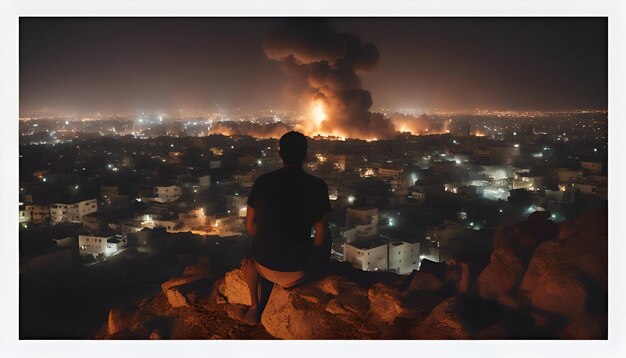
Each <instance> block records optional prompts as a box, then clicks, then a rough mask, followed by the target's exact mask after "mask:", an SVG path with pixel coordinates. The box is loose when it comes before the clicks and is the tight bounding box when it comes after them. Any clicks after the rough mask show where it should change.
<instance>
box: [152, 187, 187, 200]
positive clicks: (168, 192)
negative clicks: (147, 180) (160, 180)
mask: <svg viewBox="0 0 626 358" xmlns="http://www.w3.org/2000/svg"><path fill="white" fill-rule="evenodd" d="M181 193H182V189H181V187H180V186H178V185H169V186H155V187H154V201H158V202H161V203H170V202H172V201H176V200H178V199H179V198H180V195H181Z"/></svg>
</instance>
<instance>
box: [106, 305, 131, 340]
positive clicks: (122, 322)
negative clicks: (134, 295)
mask: <svg viewBox="0 0 626 358" xmlns="http://www.w3.org/2000/svg"><path fill="white" fill-rule="evenodd" d="M128 322H129V317H128V315H127V314H126V313H125V312H124V311H123V310H121V309H119V308H112V309H111V310H110V311H109V319H108V321H107V333H108V334H109V335H114V334H117V333H120V332H122V331H123V330H125V329H126V328H127V326H128Z"/></svg>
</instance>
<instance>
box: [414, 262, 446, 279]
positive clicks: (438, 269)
mask: <svg viewBox="0 0 626 358" xmlns="http://www.w3.org/2000/svg"><path fill="white" fill-rule="evenodd" d="M419 270H420V271H422V272H428V273H431V274H433V275H435V277H438V278H440V279H442V280H445V279H446V275H447V273H448V265H447V264H446V263H445V262H435V261H431V260H428V259H423V260H422V262H421V264H420V269H419Z"/></svg>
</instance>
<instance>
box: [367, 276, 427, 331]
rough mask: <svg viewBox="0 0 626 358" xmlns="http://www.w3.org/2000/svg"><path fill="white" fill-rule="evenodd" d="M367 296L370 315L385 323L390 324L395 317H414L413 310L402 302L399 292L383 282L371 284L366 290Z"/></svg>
mask: <svg viewBox="0 0 626 358" xmlns="http://www.w3.org/2000/svg"><path fill="white" fill-rule="evenodd" d="M367 297H368V299H369V301H370V312H371V314H372V316H373V317H374V318H375V319H377V320H380V321H382V322H385V323H386V324H392V323H393V322H394V321H395V319H396V318H397V317H402V318H413V317H415V314H416V312H415V310H413V309H411V308H409V307H407V306H406V305H405V304H404V303H403V300H402V297H401V294H400V292H399V291H398V290H397V289H395V288H392V287H390V286H388V285H386V284H384V283H377V284H375V285H374V286H372V287H371V288H370V289H369V290H368V291H367Z"/></svg>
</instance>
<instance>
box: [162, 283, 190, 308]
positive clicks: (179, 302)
mask: <svg viewBox="0 0 626 358" xmlns="http://www.w3.org/2000/svg"><path fill="white" fill-rule="evenodd" d="M165 295H166V297H167V302H169V303H170V305H171V306H172V307H187V306H189V302H188V301H187V298H186V297H185V296H184V295H183V294H182V293H181V292H180V290H179V288H178V287H172V288H170V289H169V290H167V291H166V292H165Z"/></svg>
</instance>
